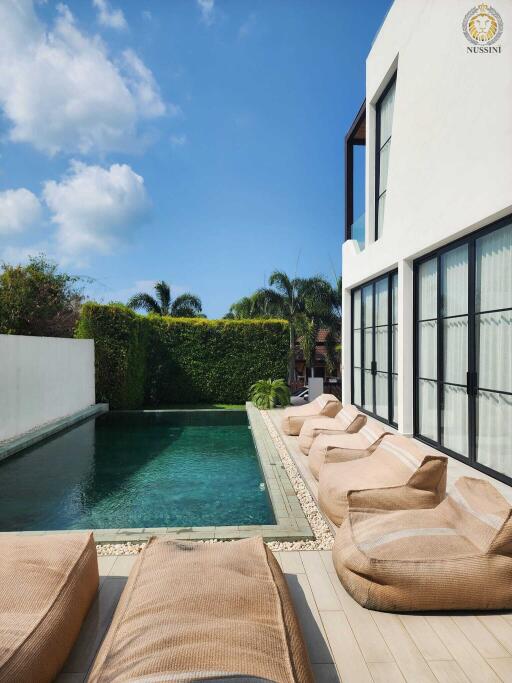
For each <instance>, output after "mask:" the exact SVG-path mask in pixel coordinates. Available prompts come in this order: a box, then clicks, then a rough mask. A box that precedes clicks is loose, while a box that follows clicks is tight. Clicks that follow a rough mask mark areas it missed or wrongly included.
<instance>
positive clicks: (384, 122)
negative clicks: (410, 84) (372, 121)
mask: <svg viewBox="0 0 512 683" xmlns="http://www.w3.org/2000/svg"><path fill="white" fill-rule="evenodd" d="M395 88H396V81H395V83H393V85H392V86H391V87H390V89H389V90H388V91H387V93H386V95H385V97H384V98H383V99H382V101H381V103H380V145H381V147H382V145H383V144H384V143H385V142H386V140H387V139H388V138H389V137H391V129H392V125H393V109H394V107H395Z"/></svg>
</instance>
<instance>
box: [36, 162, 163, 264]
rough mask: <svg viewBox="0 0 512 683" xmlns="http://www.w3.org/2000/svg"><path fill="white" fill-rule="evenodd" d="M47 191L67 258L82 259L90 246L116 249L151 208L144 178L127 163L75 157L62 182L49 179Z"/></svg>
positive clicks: (101, 250)
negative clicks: (104, 165) (97, 163)
mask: <svg viewBox="0 0 512 683" xmlns="http://www.w3.org/2000/svg"><path fill="white" fill-rule="evenodd" d="M43 197H44V200H45V202H46V204H47V206H48V208H49V209H50V212H51V220H52V222H53V223H55V225H56V226H57V232H56V236H55V239H56V242H57V249H58V251H59V253H60V254H61V255H62V258H63V260H66V259H70V260H77V259H79V260H80V259H82V257H83V254H84V253H85V252H99V253H109V252H111V251H112V249H114V248H115V247H116V246H118V245H120V244H122V243H123V242H125V241H126V240H129V239H130V238H131V237H132V236H133V235H134V233H135V232H136V231H137V229H138V228H140V227H141V225H143V224H144V223H145V222H146V221H147V220H148V218H149V214H150V202H149V199H148V196H147V193H146V188H145V187H144V179H143V178H142V177H141V176H140V175H137V174H136V173H135V172H134V171H133V170H132V169H131V168H130V166H128V165H126V164H113V165H112V166H110V168H108V169H107V168H102V167H101V166H87V165H86V164H83V163H81V162H77V161H74V162H72V164H71V167H70V169H69V172H68V174H67V175H66V176H65V177H64V178H63V179H62V180H61V181H60V182H57V181H54V180H51V181H48V182H47V183H45V185H44V190H43Z"/></svg>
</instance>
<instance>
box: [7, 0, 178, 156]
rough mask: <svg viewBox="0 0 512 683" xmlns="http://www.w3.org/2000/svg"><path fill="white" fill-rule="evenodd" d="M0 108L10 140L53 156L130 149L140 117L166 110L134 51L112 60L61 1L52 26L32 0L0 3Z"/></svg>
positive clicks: (143, 118) (160, 113)
mask: <svg viewBox="0 0 512 683" xmlns="http://www.w3.org/2000/svg"><path fill="white" fill-rule="evenodd" d="M0 107H1V108H2V109H3V112H4V114H5V117H6V119H7V121H8V122H9V123H10V124H11V127H10V129H9V131H8V135H9V138H10V139H11V140H12V141H16V142H27V143H30V144H32V145H34V146H35V147H36V148H37V149H39V150H40V151H44V152H47V153H49V154H55V153H57V152H60V151H64V152H66V153H76V152H79V153H87V152H91V151H97V152H100V153H105V152H112V151H127V150H128V151H129V150H131V149H134V148H135V146H136V141H137V138H138V132H139V129H140V124H141V122H142V121H143V120H145V119H150V118H154V117H157V116H161V115H162V114H164V113H165V112H166V106H165V104H164V102H163V101H162V98H161V95H160V92H159V89H158V86H157V84H156V82H155V79H154V77H153V74H152V73H151V71H150V70H149V69H148V68H147V67H146V66H145V65H144V64H143V62H142V61H141V60H140V59H139V57H137V55H136V54H135V53H134V52H133V51H126V52H125V53H124V54H123V55H122V58H121V60H120V61H119V62H116V61H114V60H113V59H111V57H110V56H109V54H108V51H107V48H106V46H105V44H104V43H103V42H102V41H101V40H100V38H98V37H97V36H96V37H91V36H87V35H85V34H84V33H82V32H81V31H80V30H79V29H78V27H77V26H76V24H75V21H74V18H73V16H72V14H71V12H70V11H69V10H68V9H67V7H66V6H64V5H59V6H58V15H57V18H56V20H55V23H54V25H53V27H52V28H51V30H49V29H48V27H46V26H45V25H43V24H42V22H40V21H39V19H38V17H37V16H36V14H35V12H34V6H33V4H32V0H2V1H1V2H0ZM170 113H176V112H175V111H174V109H173V108H172V107H171V109H170Z"/></svg>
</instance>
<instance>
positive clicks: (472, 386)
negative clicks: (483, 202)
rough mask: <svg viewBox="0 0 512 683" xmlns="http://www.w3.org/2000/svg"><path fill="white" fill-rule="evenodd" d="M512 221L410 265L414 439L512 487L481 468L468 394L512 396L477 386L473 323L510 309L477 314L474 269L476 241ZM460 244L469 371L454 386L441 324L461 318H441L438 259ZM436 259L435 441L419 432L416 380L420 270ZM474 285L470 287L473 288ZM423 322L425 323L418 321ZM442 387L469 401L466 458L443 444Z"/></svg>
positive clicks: (482, 230) (507, 478) (503, 220)
mask: <svg viewBox="0 0 512 683" xmlns="http://www.w3.org/2000/svg"><path fill="white" fill-rule="evenodd" d="M511 219H512V214H509V215H507V216H504V217H503V218H500V219H499V220H496V221H493V222H492V223H490V224H489V225H486V226H484V227H483V228H480V229H479V230H476V231H474V232H472V233H470V234H469V235H465V236H464V237H460V238H459V239H456V240H454V241H453V242H449V243H448V244H445V245H443V246H442V247H439V248H438V249H434V250H433V251H431V252H429V253H428V254H425V255H424V256H421V257H420V258H417V259H415V261H414V264H413V273H414V277H413V325H414V330H413V430H414V432H413V433H414V438H416V439H418V441H422V442H423V443H426V444H428V445H429V446H433V447H434V448H436V449H437V450H438V451H441V452H442V453H446V454H447V455H450V456H451V457H453V458H455V459H456V460H460V461H461V462H464V463H465V464H467V465H469V466H470V467H473V468H474V469H476V470H478V471H480V472H484V473H485V474H488V475H489V476H491V477H493V478H494V479H497V480H498V481H501V482H504V483H505V484H509V485H512V477H510V476H508V475H506V474H503V473H502V472H498V471H497V470H494V469H492V468H491V467H487V466H486V465H483V464H482V463H480V462H479V461H478V460H477V451H476V446H477V427H478V425H477V414H476V408H477V404H476V395H475V394H470V392H473V391H475V390H478V391H488V392H493V393H498V394H505V395H512V392H510V391H501V390H496V389H485V388H483V387H480V386H479V385H478V378H477V362H478V360H477V348H476V320H477V318H478V316H479V315H482V314H487V313H493V312H500V311H510V310H512V307H509V308H504V309H496V311H492V310H491V311H487V310H486V311H477V310H476V301H475V298H476V286H475V285H476V283H475V269H476V242H477V240H478V239H480V238H481V237H485V235H487V234H490V233H492V232H494V231H495V230H499V229H500V228H503V227H505V226H506V225H509V224H510V221H511ZM463 245H467V246H468V312H467V319H468V372H467V378H466V384H465V385H464V384H457V383H454V382H447V381H445V379H444V367H443V361H444V356H443V351H444V348H443V347H444V339H443V325H442V323H443V321H444V320H447V319H449V318H456V317H461V316H460V315H453V316H443V315H442V291H441V286H440V284H441V257H442V256H443V254H445V253H447V252H449V251H451V250H452V249H457V248H458V247H461V246H463ZM433 258H435V259H436V261H437V317H436V318H431V319H429V320H435V321H436V326H437V331H436V332H437V378H431V379H430V378H428V379H429V381H434V382H435V383H436V390H437V396H436V401H437V440H433V439H430V438H429V437H426V436H424V435H422V434H421V433H420V430H419V380H420V379H426V378H422V377H420V376H419V322H420V320H419V317H418V316H419V268H420V266H421V264H422V263H425V262H426V261H430V260H431V259H433ZM472 285H473V286H472ZM421 322H425V321H423V320H422V321H421ZM444 385H451V386H459V387H463V386H464V387H465V388H466V391H467V393H468V394H469V399H468V445H469V448H468V456H467V457H466V456H465V455H462V454H461V453H457V452H456V451H453V450H451V449H450V448H447V447H446V446H444V445H443V444H442V435H443V434H442V427H443V426H442V401H443V387H444Z"/></svg>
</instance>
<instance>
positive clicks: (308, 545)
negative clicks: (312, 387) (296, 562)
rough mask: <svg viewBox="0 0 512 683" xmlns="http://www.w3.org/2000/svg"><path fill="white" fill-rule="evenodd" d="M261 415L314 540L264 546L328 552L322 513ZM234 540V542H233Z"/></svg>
mask: <svg viewBox="0 0 512 683" xmlns="http://www.w3.org/2000/svg"><path fill="white" fill-rule="evenodd" d="M260 413H261V416H262V418H263V421H264V422H265V425H266V427H267V429H268V432H269V434H270V437H271V439H272V441H273V442H274V445H275V447H276V450H277V452H278V454H279V457H280V458H281V462H282V463H283V467H284V469H285V471H286V474H287V475H288V477H289V479H290V481H291V483H292V486H293V489H294V491H295V494H296V495H297V498H298V500H299V503H300V505H301V507H302V510H303V511H304V514H305V516H306V518H307V520H308V522H309V525H310V526H311V529H312V531H313V533H314V534H315V538H314V539H311V540H305V541H269V542H268V543H267V545H268V547H269V548H270V549H271V550H275V551H277V552H278V551H280V550H288V551H290V550H331V549H332V546H333V544H334V536H333V535H332V533H331V530H330V528H329V527H328V525H327V523H326V521H325V519H324V518H323V516H322V513H321V512H320V510H319V509H318V506H317V504H316V502H315V500H314V498H313V496H312V495H311V494H310V492H309V490H308V488H307V486H306V484H305V483H304V481H303V479H302V476H301V475H300V473H299V471H298V469H297V467H296V466H295V463H294V462H293V460H292V458H291V457H290V454H289V453H288V449H287V448H286V446H285V444H284V442H283V440H282V439H281V436H280V435H279V432H278V431H277V429H276V428H275V426H274V424H273V422H272V420H271V419H270V416H269V414H268V412H267V411H266V410H260ZM233 540H235V539H233ZM195 542H196V543H232V541H231V540H224V541H223V540H219V539H215V538H212V539H208V540H206V541H195ZM145 545H146V543H145V542H144V543H133V542H126V543H101V544H97V545H96V550H97V552H98V555H100V556H102V555H136V554H138V553H140V551H141V550H142V549H143V548H144V546H145Z"/></svg>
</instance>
